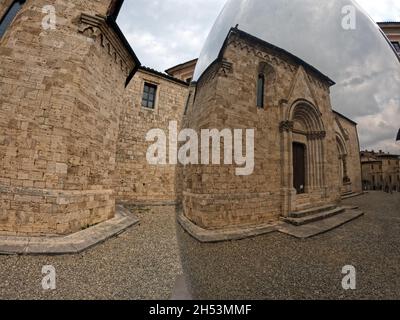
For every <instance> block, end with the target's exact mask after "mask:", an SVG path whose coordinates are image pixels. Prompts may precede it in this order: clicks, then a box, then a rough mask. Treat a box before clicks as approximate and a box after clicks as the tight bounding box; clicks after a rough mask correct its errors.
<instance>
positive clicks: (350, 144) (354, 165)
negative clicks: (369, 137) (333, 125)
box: [338, 117, 362, 192]
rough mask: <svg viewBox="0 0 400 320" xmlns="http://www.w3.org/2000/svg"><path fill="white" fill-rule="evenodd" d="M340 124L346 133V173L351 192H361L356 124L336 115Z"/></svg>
mask: <svg viewBox="0 0 400 320" xmlns="http://www.w3.org/2000/svg"><path fill="white" fill-rule="evenodd" d="M338 119H339V121H340V124H341V126H342V127H343V128H344V129H345V130H346V133H347V134H348V140H347V141H346V144H347V146H346V147H347V153H348V154H347V175H348V176H349V178H350V181H351V188H352V190H351V191H352V192H362V178H361V159H360V143H359V140H358V131H357V125H355V124H354V123H351V122H350V121H348V120H346V119H344V118H342V117H338Z"/></svg>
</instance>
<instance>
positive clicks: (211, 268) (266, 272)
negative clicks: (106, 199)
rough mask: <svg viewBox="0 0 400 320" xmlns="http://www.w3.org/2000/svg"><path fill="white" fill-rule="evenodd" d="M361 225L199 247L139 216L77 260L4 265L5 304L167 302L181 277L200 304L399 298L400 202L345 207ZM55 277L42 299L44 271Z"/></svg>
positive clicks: (385, 197) (36, 259)
mask: <svg viewBox="0 0 400 320" xmlns="http://www.w3.org/2000/svg"><path fill="white" fill-rule="evenodd" d="M345 204H348V205H359V206H360V207H361V208H362V209H363V210H364V211H365V216H364V217H361V218H359V219H358V220H355V221H353V222H350V223H349V224H347V225H345V226H342V227H340V228H338V229H335V230H333V231H331V232H329V233H326V234H323V235H320V236H317V237H315V238H311V239H307V240H298V239H295V238H291V237H289V236H287V235H284V234H280V233H274V234H267V235H264V236H259V237H256V238H252V239H246V240H241V241H234V242H225V243H216V244H201V243H199V242H197V241H195V240H194V239H193V238H191V237H190V236H189V235H187V234H186V233H185V232H184V231H183V230H182V229H181V228H180V227H178V233H177V235H178V245H179V249H178V246H177V241H176V231H175V228H176V222H175V216H174V215H173V214H166V213H161V214H159V213H157V214H155V213H148V212H147V213H140V214H139V218H140V219H141V224H140V226H135V227H133V228H132V229H130V230H128V231H127V232H126V233H124V234H122V235H120V236H119V237H118V238H114V239H111V240H109V241H107V242H106V243H104V244H101V245H99V246H97V247H94V248H92V249H90V250H88V251H86V252H85V253H83V254H80V255H72V256H0V299H169V298H170V295H171V292H172V289H173V287H174V283H175V279H176V277H177V275H179V274H181V273H182V270H181V264H180V258H179V251H180V253H181V255H182V262H183V268H184V270H185V271H186V272H185V273H186V275H187V278H188V279H189V283H190V285H191V287H192V291H193V295H194V297H195V298H208V299H241V298H252V299H315V298H320V299H332V298H343V299H367V298H377V299H381V298H388V299H394V298H397V299H399V298H400V194H393V195H390V194H385V193H375V192H373V193H369V194H367V195H364V196H361V197H358V198H353V199H349V200H346V201H345ZM44 265H53V266H54V267H55V268H56V271H57V289H56V290H55V291H43V290H42V287H41V280H42V277H43V275H42V274H41V269H42V266H44ZM345 265H353V266H355V267H356V269H357V290H355V291H344V290H343V289H342V287H341V281H342V278H343V275H342V274H341V270H342V267H343V266H345Z"/></svg>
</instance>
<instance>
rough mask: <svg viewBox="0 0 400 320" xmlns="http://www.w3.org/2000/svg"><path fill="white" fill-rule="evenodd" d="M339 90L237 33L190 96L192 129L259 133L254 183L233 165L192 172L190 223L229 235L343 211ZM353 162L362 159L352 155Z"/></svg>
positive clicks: (187, 196)
mask: <svg viewBox="0 0 400 320" xmlns="http://www.w3.org/2000/svg"><path fill="white" fill-rule="evenodd" d="M260 73H263V74H264V75H265V81H266V85H265V91H264V99H265V106H264V108H257V104H256V102H257V78H258V76H259V75H260ZM333 84H334V83H333V82H332V81H331V80H330V79H328V78H327V77H325V76H324V75H322V74H321V73H320V72H319V71H317V70H316V69H314V68H313V67H311V66H309V65H307V64H306V63H304V62H303V61H301V60H300V59H298V58H296V57H294V56H292V55H291V54H289V53H287V52H285V51H283V50H281V49H279V48H276V47H274V46H271V45H270V44H267V43H265V42H263V41H261V40H260V39H257V38H255V37H253V36H251V35H249V34H246V33H244V32H242V31H240V30H238V29H232V30H231V31H230V33H229V35H228V37H227V40H226V41H225V44H224V47H223V48H222V50H221V52H220V56H219V59H218V60H217V61H215V62H214V63H213V64H212V65H211V66H210V67H209V68H208V69H207V70H206V71H205V72H204V73H203V75H202V76H201V78H200V79H199V81H198V82H197V84H196V86H193V87H192V89H191V90H192V91H193V94H192V96H195V100H194V102H193V103H192V105H191V107H190V108H189V113H188V115H187V117H186V119H185V126H186V127H188V128H192V129H194V130H196V131H200V130H201V129H203V128H216V129H219V130H222V129H224V128H228V129H247V128H255V129H256V136H255V142H254V145H255V169H254V172H253V174H252V175H250V176H236V175H235V166H232V165H221V166H218V165H208V166H207V165H189V166H186V167H185V169H184V173H183V176H184V178H183V210H184V214H185V216H186V217H187V218H188V219H189V220H190V221H192V222H193V223H194V224H196V225H198V226H200V227H202V228H205V229H221V228H225V229H226V228H231V227H245V226H248V225H261V224H265V223H270V222H276V221H278V220H279V219H280V217H281V216H284V217H286V216H288V215H289V214H290V213H291V212H292V211H295V210H301V209H307V208H312V207H317V206H323V205H330V204H333V205H334V204H338V203H339V202H340V198H341V193H342V187H343V183H342V182H343V181H341V180H340V178H339V177H341V174H340V161H339V156H341V155H340V154H339V151H338V146H337V131H339V129H338V123H340V120H339V121H336V116H335V114H334V113H333V112H332V108H331V104H330V97H329V87H330V86H331V85H333ZM347 126H348V125H347V124H344V125H342V127H347ZM355 132H356V131H351V137H350V136H349V139H350V138H352V139H354V136H353V134H355ZM294 143H300V144H302V145H304V146H305V149H306V157H305V158H306V160H305V161H306V170H305V175H306V178H305V180H306V183H305V186H304V187H305V190H304V191H305V192H304V193H302V194H298V192H296V190H295V189H294V186H293V184H294V183H293V180H294V172H293V171H294V169H293V161H292V159H293V153H292V150H293V146H294ZM357 145H358V143H357ZM343 154H344V152H343ZM351 156H352V157H355V158H356V157H357V156H356V155H355V154H354V150H353V149H351ZM359 163H360V162H359V161H358V164H359ZM353 165H354V166H357V165H356V161H355V160H354V163H353V159H351V165H350V166H349V168H350V169H351V168H352V166H353ZM358 172H359V170H358ZM356 175H357V173H355V176H356ZM349 179H351V177H348V180H349ZM354 179H355V180H354V182H355V187H358V186H359V183H358V182H356V180H357V178H354Z"/></svg>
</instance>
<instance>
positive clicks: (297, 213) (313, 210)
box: [289, 205, 336, 218]
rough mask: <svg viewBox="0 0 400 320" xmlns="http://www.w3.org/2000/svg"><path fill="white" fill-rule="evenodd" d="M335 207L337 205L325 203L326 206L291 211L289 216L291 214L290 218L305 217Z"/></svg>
mask: <svg viewBox="0 0 400 320" xmlns="http://www.w3.org/2000/svg"><path fill="white" fill-rule="evenodd" d="M335 208H336V206H335V205H325V206H321V207H313V208H308V209H304V210H299V211H295V212H292V213H290V215H289V216H290V218H304V217H307V216H312V215H314V214H317V213H320V212H323V211H329V210H333V209H335Z"/></svg>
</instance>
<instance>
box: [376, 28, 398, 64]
mask: <svg viewBox="0 0 400 320" xmlns="http://www.w3.org/2000/svg"><path fill="white" fill-rule="evenodd" d="M378 25H379V27H380V28H381V29H382V31H383V33H384V34H385V35H386V37H387V38H388V39H389V41H390V42H391V44H392V46H393V48H394V49H395V51H396V52H397V54H398V56H399V57H400V22H394V21H393V22H378Z"/></svg>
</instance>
